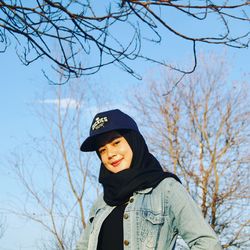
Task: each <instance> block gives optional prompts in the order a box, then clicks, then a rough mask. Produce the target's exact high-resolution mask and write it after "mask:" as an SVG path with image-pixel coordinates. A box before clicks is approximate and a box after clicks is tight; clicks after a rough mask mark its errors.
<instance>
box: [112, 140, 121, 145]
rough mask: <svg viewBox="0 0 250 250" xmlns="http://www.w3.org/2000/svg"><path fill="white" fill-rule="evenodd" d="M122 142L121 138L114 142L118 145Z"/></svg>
mask: <svg viewBox="0 0 250 250" xmlns="http://www.w3.org/2000/svg"><path fill="white" fill-rule="evenodd" d="M120 142H121V140H120V139H119V140H115V141H114V142H113V144H114V145H118V144H119V143H120Z"/></svg>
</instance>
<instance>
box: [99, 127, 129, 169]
mask: <svg viewBox="0 0 250 250" xmlns="http://www.w3.org/2000/svg"><path fill="white" fill-rule="evenodd" d="M99 145H100V146H99V148H98V152H99V154H100V157H101V160H102V163H103V165H104V166H105V167H106V168H107V169H108V170H109V171H111V172H113V173H118V172H120V171H122V170H125V169H128V168H130V165H131V162H132V158H133V152H132V149H131V148H130V146H129V144H128V143H127V141H126V139H125V138H124V137H123V136H122V135H120V134H119V133H118V132H117V131H111V132H107V133H105V134H104V135H102V136H101V138H100V139H99Z"/></svg>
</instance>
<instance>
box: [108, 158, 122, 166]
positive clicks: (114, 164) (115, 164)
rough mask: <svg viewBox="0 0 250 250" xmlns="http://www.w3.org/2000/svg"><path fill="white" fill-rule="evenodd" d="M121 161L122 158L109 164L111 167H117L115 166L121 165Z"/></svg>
mask: <svg viewBox="0 0 250 250" xmlns="http://www.w3.org/2000/svg"><path fill="white" fill-rule="evenodd" d="M122 160H123V158H122V159H120V160H117V161H114V162H112V163H111V165H112V166H113V167H117V166H118V165H119V164H120V163H121V161H122Z"/></svg>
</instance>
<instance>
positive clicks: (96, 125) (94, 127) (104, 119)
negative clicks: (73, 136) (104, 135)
mask: <svg viewBox="0 0 250 250" xmlns="http://www.w3.org/2000/svg"><path fill="white" fill-rule="evenodd" d="M106 122H108V117H107V116H105V117H101V118H100V117H96V119H95V122H94V123H93V125H92V130H97V129H99V128H101V127H104V124H105V123H106Z"/></svg>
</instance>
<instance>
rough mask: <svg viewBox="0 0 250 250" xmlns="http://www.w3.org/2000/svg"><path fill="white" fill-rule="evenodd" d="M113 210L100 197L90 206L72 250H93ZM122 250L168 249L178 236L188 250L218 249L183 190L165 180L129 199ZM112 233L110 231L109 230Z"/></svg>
mask: <svg viewBox="0 0 250 250" xmlns="http://www.w3.org/2000/svg"><path fill="white" fill-rule="evenodd" d="M113 209H114V207H111V206H108V205H107V204H106V203H105V202H104V201H103V199H102V198H99V199H98V200H97V201H96V203H95V204H94V205H93V207H92V209H91V211H90V215H89V222H88V225H87V227H86V229H85V230H84V232H83V234H82V235H81V238H80V240H79V242H78V244H77V247H76V250H96V249H97V243H98V235H99V232H100V228H101V225H102V223H103V221H104V220H105V219H106V218H107V216H108V215H109V214H110V212H111V211H112V210H113ZM123 228H124V250H147V249H151V250H153V249H155V250H170V249H174V248H175V243H176V239H177V235H180V236H181V237H182V238H183V240H184V241H185V242H186V243H187V245H188V246H189V248H190V249H192V250H198V249H199V250H201V249H206V250H221V249H222V248H221V246H220V244H219V242H218V239H217V237H216V235H215V233H214V231H213V230H212V229H211V227H210V226H209V225H208V223H207V222H206V221H205V220H204V218H203V216H202V213H201V211H200V209H199V208H198V207H197V205H196V204H195V202H194V201H193V199H192V198H191V197H190V195H189V194H188V193H187V191H186V190H185V188H184V187H183V186H182V185H181V184H180V183H179V182H177V181H176V180H175V179H173V178H166V179H164V180H163V181H161V183H160V184H159V185H158V186H157V187H156V188H154V189H152V188H148V189H145V190H143V191H138V192H135V193H134V194H133V196H132V197H131V198H130V201H129V203H128V205H127V206H126V209H125V212H124V219H123ZM110 230H112V229H110Z"/></svg>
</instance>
